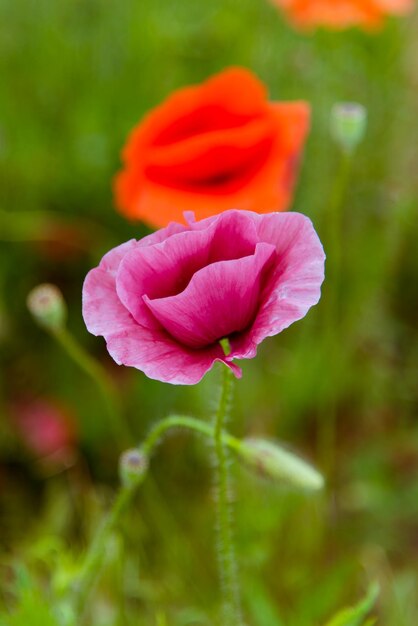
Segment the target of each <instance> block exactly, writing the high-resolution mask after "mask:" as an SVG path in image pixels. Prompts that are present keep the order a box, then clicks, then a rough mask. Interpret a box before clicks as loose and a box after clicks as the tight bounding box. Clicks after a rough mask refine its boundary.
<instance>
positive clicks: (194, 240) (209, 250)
mask: <svg viewBox="0 0 418 626" xmlns="http://www.w3.org/2000/svg"><path fill="white" fill-rule="evenodd" d="M205 221H206V220H205ZM197 224H198V223H197ZM197 224H196V226H197ZM192 226H193V230H188V231H185V232H182V233H179V234H175V235H173V236H171V237H170V238H169V239H166V240H165V241H163V242H162V243H159V244H155V245H149V246H145V247H140V246H137V247H135V248H133V249H131V251H129V252H128V253H127V254H126V255H125V257H124V259H123V261H122V262H121V264H120V267H119V271H118V274H117V277H116V290H117V293H118V296H119V298H120V300H121V302H122V303H123V305H124V306H125V307H126V308H127V310H128V311H129V312H130V313H131V314H132V315H133V317H134V318H135V320H136V321H137V322H138V323H139V324H142V325H145V326H148V327H149V328H155V327H156V322H155V318H154V317H153V316H152V315H151V314H150V312H149V310H148V308H147V307H146V306H145V304H144V301H143V298H142V297H143V295H147V296H148V297H149V298H150V299H152V300H153V299H155V298H164V297H167V296H171V295H175V294H177V293H180V292H182V291H183V290H184V289H185V287H186V286H187V285H188V283H189V281H190V279H191V278H192V277H193V276H194V275H195V274H196V272H198V271H199V270H200V269H202V268H204V267H206V266H207V265H209V264H211V263H214V262H216V261H218V260H228V259H233V258H237V257H238V258H239V257H242V256H246V255H249V254H252V253H253V251H254V248H255V244H256V241H257V239H256V231H255V226H254V224H253V222H252V220H251V219H248V217H247V216H245V215H243V216H241V215H240V214H238V215H237V213H236V212H235V214H231V213H224V214H222V215H220V216H218V217H217V218H216V219H211V221H210V223H209V225H207V227H206V228H205V229H200V228H194V226H195V225H194V224H193V225H192Z"/></svg>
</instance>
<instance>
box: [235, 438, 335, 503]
mask: <svg viewBox="0 0 418 626" xmlns="http://www.w3.org/2000/svg"><path fill="white" fill-rule="evenodd" d="M236 451H237V453H238V455H239V456H240V457H241V458H242V459H243V460H244V461H245V462H246V464H248V465H249V466H250V467H252V468H253V469H255V470H256V471H257V472H258V473H259V474H261V475H262V476H265V477H266V478H270V479H272V480H273V481H274V482H276V483H279V484H281V485H284V486H288V487H293V488H297V489H302V490H304V491H319V490H320V489H322V488H323V486H324V479H323V477H322V476H321V474H320V473H319V472H318V471H317V470H316V469H315V468H314V467H312V466H311V465H309V463H307V462H306V461H304V460H303V459H301V458H300V457H298V456H296V455H295V454H293V453H292V452H289V451H288V450H285V449H284V448H282V447H281V446H279V445H277V444H276V443H273V442H271V441H266V440H265V439H243V440H242V441H241V442H240V446H239V447H237V448H236Z"/></svg>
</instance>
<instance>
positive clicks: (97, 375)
mask: <svg viewBox="0 0 418 626" xmlns="http://www.w3.org/2000/svg"><path fill="white" fill-rule="evenodd" d="M51 334H52V335H53V337H54V338H55V339H56V340H57V341H58V343H59V344H60V345H61V346H62V347H63V348H64V350H65V351H66V352H67V354H68V355H69V356H70V357H71V358H72V359H73V361H74V362H75V363H77V365H78V366H79V367H80V368H81V369H82V370H83V371H84V372H85V373H86V374H87V375H88V376H90V378H91V379H92V380H93V381H94V382H95V383H96V385H97V387H98V389H99V391H100V394H101V396H102V398H103V400H104V403H105V405H106V409H107V413H108V416H109V422H110V425H111V427H112V429H113V431H114V435H115V436H116V437H117V438H118V441H119V442H120V444H121V445H122V446H123V447H126V446H128V445H129V443H130V442H131V441H132V437H131V435H130V432H129V428H128V426H127V425H126V422H125V420H124V415H123V411H122V409H121V406H120V400H119V396H118V392H117V390H116V388H115V385H114V383H113V380H112V379H111V378H110V376H109V375H108V373H107V372H106V370H105V369H104V368H103V367H102V366H101V364H100V363H99V362H98V361H96V359H95V358H93V357H92V356H91V355H90V354H89V353H88V352H87V351H86V350H85V349H84V348H83V346H82V345H81V344H80V343H78V341H77V340H76V339H75V338H74V337H73V335H71V333H70V332H69V331H68V329H67V328H65V327H62V328H57V329H54V330H51Z"/></svg>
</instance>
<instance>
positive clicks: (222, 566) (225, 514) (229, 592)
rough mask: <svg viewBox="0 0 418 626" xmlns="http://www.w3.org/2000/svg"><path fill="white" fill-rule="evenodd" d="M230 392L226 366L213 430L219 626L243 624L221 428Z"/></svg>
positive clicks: (226, 453) (225, 453)
mask: <svg viewBox="0 0 418 626" xmlns="http://www.w3.org/2000/svg"><path fill="white" fill-rule="evenodd" d="M232 392H233V374H232V371H231V370H230V368H229V367H224V369H223V372H222V388H221V395H220V399H219V406H218V410H217V412H216V418H215V428H214V432H213V440H214V447H215V460H216V480H217V490H216V514H217V532H218V565H219V576H220V581H221V588H222V621H221V624H222V626H240V625H241V624H242V618H241V602H240V593H239V587H238V574H237V564H236V560H235V549H234V541H233V532H232V524H231V519H232V514H231V485H230V476H229V467H228V465H229V460H228V450H227V446H226V445H225V442H224V440H223V429H224V426H225V423H226V421H227V419H228V415H229V411H230V407H231V402H232Z"/></svg>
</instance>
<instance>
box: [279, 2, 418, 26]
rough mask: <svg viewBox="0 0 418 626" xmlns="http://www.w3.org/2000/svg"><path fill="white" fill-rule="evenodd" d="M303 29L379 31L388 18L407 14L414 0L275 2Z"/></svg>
mask: <svg viewBox="0 0 418 626" xmlns="http://www.w3.org/2000/svg"><path fill="white" fill-rule="evenodd" d="M273 3H274V4H276V5H277V6H279V7H280V8H282V9H283V10H284V11H285V13H286V14H287V16H288V17H289V18H290V20H291V21H292V22H293V23H294V24H295V25H297V26H300V27H301V28H311V27H315V26H321V25H322V26H328V27H329V28H335V29H343V28H347V27H350V26H363V27H365V28H375V27H377V26H380V25H381V23H382V21H383V18H384V17H385V15H390V14H394V15H397V14H399V15H400V14H403V13H407V12H408V11H409V10H412V8H413V0H273Z"/></svg>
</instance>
